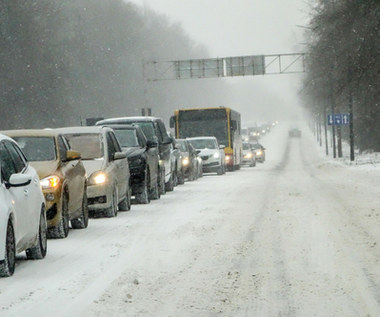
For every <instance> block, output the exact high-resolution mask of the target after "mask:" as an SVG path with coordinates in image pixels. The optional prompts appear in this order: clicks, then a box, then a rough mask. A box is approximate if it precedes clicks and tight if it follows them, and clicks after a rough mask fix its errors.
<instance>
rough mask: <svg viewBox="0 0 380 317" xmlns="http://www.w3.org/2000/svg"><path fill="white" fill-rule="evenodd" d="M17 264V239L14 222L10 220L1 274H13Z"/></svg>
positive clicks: (0, 267) (5, 275) (4, 275)
mask: <svg viewBox="0 0 380 317" xmlns="http://www.w3.org/2000/svg"><path fill="white" fill-rule="evenodd" d="M15 266H16V241H15V233H14V229H13V225H12V222H11V221H10V220H8V225H7V235H6V240H5V256H4V261H3V262H2V263H1V264H0V276H2V277H8V276H12V275H13V273H14V271H15Z"/></svg>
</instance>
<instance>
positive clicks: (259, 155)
mask: <svg viewBox="0 0 380 317" xmlns="http://www.w3.org/2000/svg"><path fill="white" fill-rule="evenodd" d="M250 144H251V148H252V149H253V150H254V151H255V154H256V162H260V163H264V161H265V147H264V146H262V145H261V144H260V143H250Z"/></svg>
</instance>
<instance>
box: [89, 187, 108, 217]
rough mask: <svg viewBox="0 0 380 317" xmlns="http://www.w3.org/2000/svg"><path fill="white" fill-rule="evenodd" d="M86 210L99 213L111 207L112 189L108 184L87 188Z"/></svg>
mask: <svg viewBox="0 0 380 317" xmlns="http://www.w3.org/2000/svg"><path fill="white" fill-rule="evenodd" d="M87 201H88V210H91V211H100V210H104V209H107V208H109V207H111V203H112V188H111V186H110V185H109V184H103V185H91V186H87Z"/></svg>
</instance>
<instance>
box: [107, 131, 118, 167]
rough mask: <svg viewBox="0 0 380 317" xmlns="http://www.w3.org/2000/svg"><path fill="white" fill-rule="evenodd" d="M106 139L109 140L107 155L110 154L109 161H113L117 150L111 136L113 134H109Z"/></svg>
mask: <svg viewBox="0 0 380 317" xmlns="http://www.w3.org/2000/svg"><path fill="white" fill-rule="evenodd" d="M106 138H107V153H108V160H110V161H111V160H112V159H113V157H114V154H115V152H117V151H116V148H115V144H114V142H113V140H112V136H111V133H109V132H108V133H107V134H106Z"/></svg>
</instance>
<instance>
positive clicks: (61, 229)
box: [48, 194, 69, 239]
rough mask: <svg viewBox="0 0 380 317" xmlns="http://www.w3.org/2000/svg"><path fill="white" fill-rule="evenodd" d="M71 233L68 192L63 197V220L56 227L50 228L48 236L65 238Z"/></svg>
mask: <svg viewBox="0 0 380 317" xmlns="http://www.w3.org/2000/svg"><path fill="white" fill-rule="evenodd" d="M68 234H69V201H68V198H67V194H63V197H62V214H61V220H60V221H59V224H58V225H57V226H56V227H52V228H49V229H48V238H53V239H63V238H66V237H67V236H68Z"/></svg>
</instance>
